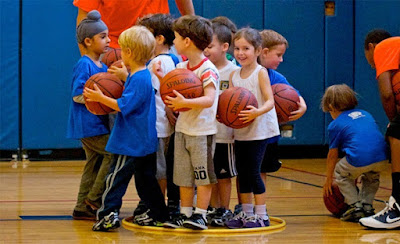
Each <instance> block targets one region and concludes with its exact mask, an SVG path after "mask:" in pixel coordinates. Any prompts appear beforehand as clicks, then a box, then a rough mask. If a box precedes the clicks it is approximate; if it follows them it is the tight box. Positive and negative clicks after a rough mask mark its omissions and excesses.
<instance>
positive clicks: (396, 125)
mask: <svg viewBox="0 0 400 244" xmlns="http://www.w3.org/2000/svg"><path fill="white" fill-rule="evenodd" d="M386 136H390V137H393V138H396V139H398V140H400V114H397V115H396V117H394V119H393V120H392V121H390V123H389V127H388V128H387V130H386Z"/></svg>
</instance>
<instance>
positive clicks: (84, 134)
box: [67, 10, 111, 220]
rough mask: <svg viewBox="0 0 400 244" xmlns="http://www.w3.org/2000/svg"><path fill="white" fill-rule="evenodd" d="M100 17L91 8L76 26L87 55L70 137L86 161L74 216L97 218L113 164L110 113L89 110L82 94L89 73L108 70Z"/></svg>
mask: <svg viewBox="0 0 400 244" xmlns="http://www.w3.org/2000/svg"><path fill="white" fill-rule="evenodd" d="M100 17H101V16H100V13H99V12H97V11H96V10H94V11H91V12H89V14H88V15H87V18H85V19H83V20H82V22H81V23H80V24H79V25H78V27H77V28H76V37H77V41H78V43H79V44H82V45H81V46H82V47H83V48H84V49H85V53H86V55H84V56H83V57H81V58H80V59H79V61H78V63H77V64H76V65H75V67H74V71H73V79H72V99H71V106H70V111H69V118H68V132H67V137H68V138H73V139H80V140H81V142H82V145H83V149H84V150H85V154H86V160H87V162H86V164H85V168H84V170H83V173H82V178H81V183H80V187H79V193H78V200H77V203H76V206H75V208H74V212H73V214H72V217H73V218H74V219H86V220H95V218H96V216H95V211H94V210H97V209H98V208H99V207H100V205H101V196H102V195H103V192H104V187H105V184H104V181H105V177H106V175H107V173H108V170H109V168H110V164H111V153H109V152H106V151H105V147H106V144H107V141H108V137H109V133H110V130H109V127H108V116H106V115H102V116H100V115H94V114H92V113H90V112H89V111H88V110H87V109H86V107H85V100H84V99H83V95H82V92H83V87H84V86H85V83H86V81H87V80H88V79H89V77H90V76H92V75H94V74H96V73H99V72H106V71H107V66H106V65H105V64H104V63H102V62H101V61H100V60H101V59H100V55H101V54H103V53H105V52H107V48H108V45H109V43H110V38H108V29H107V26H106V25H105V24H104V22H103V21H102V20H101V19H100Z"/></svg>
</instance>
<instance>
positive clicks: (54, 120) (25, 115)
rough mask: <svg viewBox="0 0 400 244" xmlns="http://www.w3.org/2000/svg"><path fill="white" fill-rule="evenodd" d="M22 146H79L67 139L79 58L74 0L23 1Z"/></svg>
mask: <svg viewBox="0 0 400 244" xmlns="http://www.w3.org/2000/svg"><path fill="white" fill-rule="evenodd" d="M22 9H23V18H22V30H23V36H22V50H23V52H22V119H23V123H22V131H23V134H22V137H23V139H22V146H23V148H26V149H46V148H51V149H57V148H73V147H78V146H79V145H80V144H79V143H78V141H74V140H70V139H66V128H67V118H68V108H69V101H70V92H71V88H70V87H71V77H72V68H73V66H74V64H75V63H76V62H77V60H78V59H79V57H80V55H79V50H78V46H77V44H76V39H75V28H76V14H77V8H76V7H74V6H73V5H72V1H71V0H57V1H53V0H41V1H23V6H22Z"/></svg>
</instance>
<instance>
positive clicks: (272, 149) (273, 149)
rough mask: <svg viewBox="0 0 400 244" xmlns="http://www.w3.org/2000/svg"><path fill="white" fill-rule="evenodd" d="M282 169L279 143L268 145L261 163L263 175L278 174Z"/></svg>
mask: <svg viewBox="0 0 400 244" xmlns="http://www.w3.org/2000/svg"><path fill="white" fill-rule="evenodd" d="M280 167H281V162H280V161H279V147H278V142H274V143H268V144H267V149H265V154H264V159H263V161H262V163H261V173H272V172H276V171H278V170H279V168H280Z"/></svg>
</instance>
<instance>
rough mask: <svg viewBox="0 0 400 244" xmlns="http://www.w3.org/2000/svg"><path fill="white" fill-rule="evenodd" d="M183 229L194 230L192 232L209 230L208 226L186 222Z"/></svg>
mask: <svg viewBox="0 0 400 244" xmlns="http://www.w3.org/2000/svg"><path fill="white" fill-rule="evenodd" d="M183 227H185V228H188V229H192V230H206V229H208V227H207V226H206V225H200V224H197V223H194V222H189V221H188V222H186V223H183Z"/></svg>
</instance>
